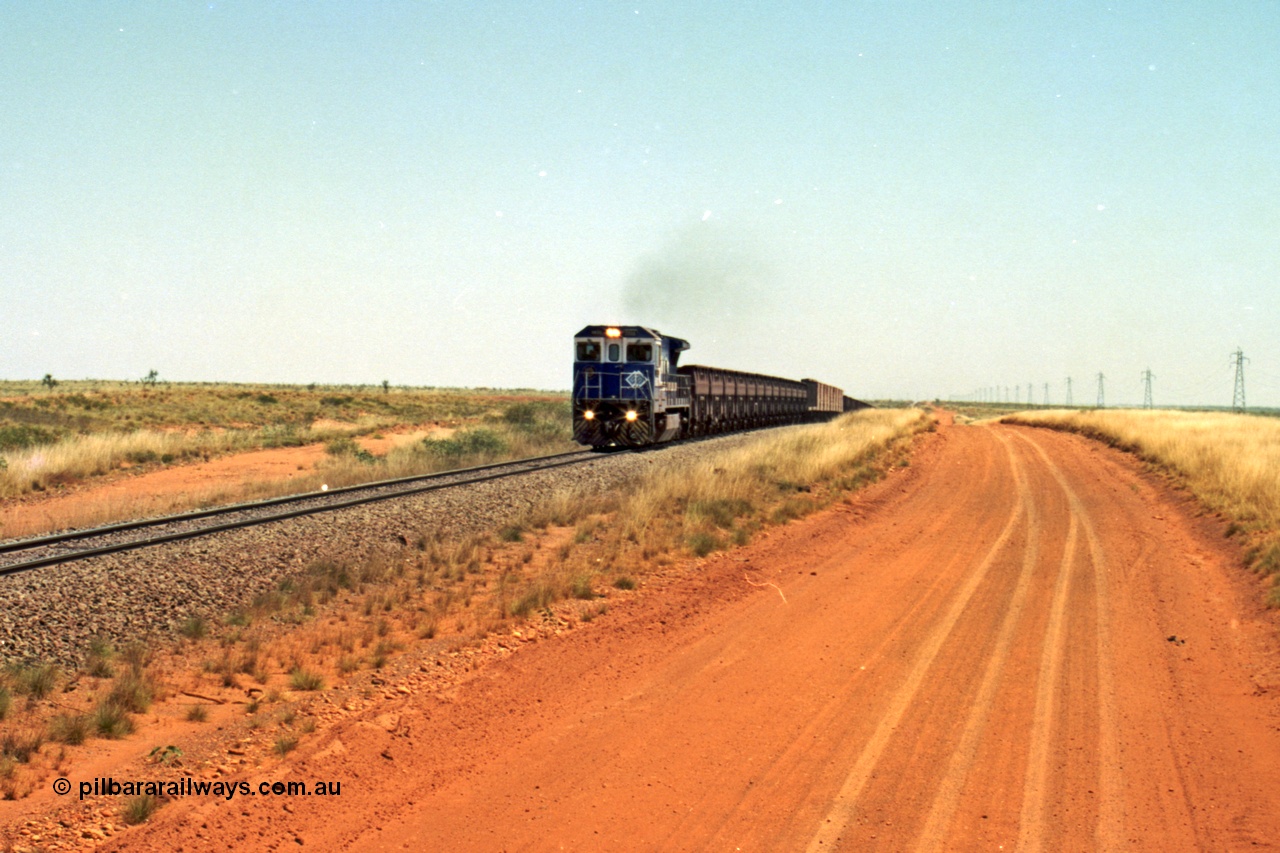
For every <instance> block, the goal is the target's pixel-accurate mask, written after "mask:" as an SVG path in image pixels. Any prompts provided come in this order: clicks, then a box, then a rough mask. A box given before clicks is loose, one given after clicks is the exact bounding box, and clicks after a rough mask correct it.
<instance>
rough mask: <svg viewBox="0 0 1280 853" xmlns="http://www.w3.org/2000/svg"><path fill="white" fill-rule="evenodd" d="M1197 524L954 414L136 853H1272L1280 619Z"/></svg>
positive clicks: (1036, 436)
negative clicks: (670, 584) (906, 449)
mask: <svg viewBox="0 0 1280 853" xmlns="http://www.w3.org/2000/svg"><path fill="white" fill-rule="evenodd" d="M1193 510H1194V507H1193V506H1191V505H1190V504H1189V503H1188V502H1187V501H1185V499H1183V498H1180V497H1179V496H1178V495H1177V494H1175V493H1173V492H1171V491H1169V490H1167V489H1166V488H1165V487H1163V486H1161V485H1159V484H1158V483H1156V482H1155V481H1153V480H1151V479H1150V478H1145V477H1143V476H1141V475H1140V474H1138V473H1137V467H1136V465H1135V464H1134V463H1132V462H1131V461H1129V460H1128V459H1127V458H1125V457H1123V456H1121V455H1120V454H1118V453H1116V452H1114V451H1111V450H1109V449H1106V448H1103V447H1101V446H1099V445H1096V444H1092V443H1089V442H1087V441H1085V440H1083V439H1079V438H1077V437H1074V436H1068V435H1062V434H1056V433H1051V432H1046V431H1034V430H1029V429H1020V428H1013V427H1004V426H991V427H986V426H954V427H948V428H945V429H942V430H940V431H939V432H938V433H937V434H936V435H934V436H931V437H929V438H928V440H927V441H926V442H925V443H924V444H923V445H922V446H921V448H920V450H919V451H918V452H917V454H916V455H915V457H914V458H913V461H912V465H911V467H910V468H909V469H907V470H905V471H900V472H898V473H895V474H894V475H893V477H892V478H891V479H890V480H888V481H887V482H885V483H882V484H879V485H878V486H876V487H874V488H873V489H871V490H869V491H868V492H866V493H865V494H864V495H862V496H860V497H859V498H858V500H857V501H856V502H855V503H854V504H853V505H852V506H842V507H840V508H839V509H836V510H831V511H827V512H824V513H823V514H821V515H818V516H814V517H811V518H809V519H806V520H803V521H800V522H797V523H793V524H792V525H789V526H787V527H786V528H783V529H780V530H777V531H775V532H774V533H773V534H772V535H770V536H768V537H767V538H764V539H762V540H760V541H758V542H756V543H754V544H753V545H751V546H749V547H747V548H744V549H739V550H737V551H734V552H732V553H730V554H725V555H721V556H719V557H717V558H715V559H713V560H709V561H708V562H707V564H706V566H705V567H704V569H703V570H702V571H701V572H698V573H695V575H694V576H691V577H689V578H688V579H686V580H684V581H681V582H680V583H678V584H677V585H676V586H675V587H674V588H671V589H668V590H665V591H663V592H662V593H661V594H655V595H651V596H644V597H641V598H640V599H638V600H637V601H636V602H635V603H634V606H631V607H629V608H621V607H620V608H615V609H614V610H611V611H610V613H609V614H608V615H607V616H605V617H603V618H601V619H598V620H597V621H596V622H595V623H593V624H591V625H590V626H588V627H586V628H585V629H583V630H580V631H576V632H574V633H572V634H571V635H568V636H566V637H562V638H559V639H556V640H552V641H547V642H540V643H537V644H530V645H527V646H525V647H523V648H522V649H521V650H520V651H519V653H517V654H513V655H511V656H510V657H508V658H507V659H505V660H503V661H501V662H499V663H495V664H493V665H491V666H489V667H486V668H485V669H484V670H483V671H482V672H481V673H480V674H479V675H478V676H477V677H476V678H474V679H472V680H471V681H469V682H467V683H465V684H463V685H462V686H460V687H459V688H458V690H457V691H456V692H455V693H453V694H452V695H448V696H428V695H410V696H404V697H402V698H397V699H395V700H393V701H390V702H388V703H386V704H384V705H383V706H381V707H379V708H378V709H377V711H376V713H370V714H367V715H366V716H365V717H364V718H363V719H353V720H352V721H351V722H349V723H346V724H343V725H341V726H339V727H338V728H336V729H334V730H331V731H329V732H326V733H325V734H324V735H323V736H317V737H316V739H315V743H314V744H311V745H310V746H309V747H307V748H305V749H300V750H299V752H298V758H297V759H296V760H295V761H293V762H292V763H291V764H289V765H286V766H282V767H281V768H279V769H278V770H276V771H275V772H274V773H273V774H272V776H271V778H280V779H306V780H311V779H329V780H339V781H341V782H342V796H341V797H340V798H338V799H332V798H330V799H327V800H324V799H317V798H314V797H313V798H305V799H304V798H294V799H291V800H284V799H265V800H264V799H262V798H257V799H253V800H245V799H243V798H241V799H240V800H237V801H235V802H233V803H223V804H219V803H216V802H209V803H206V804H204V805H201V806H199V807H194V806H190V807H189V806H187V805H186V804H185V803H184V804H181V805H175V806H170V807H167V808H165V809H163V810H161V812H160V813H159V814H158V815H157V817H156V818H155V819H154V823H153V825H151V826H148V827H146V828H142V829H140V830H136V831H133V832H130V833H127V834H126V836H124V837H122V838H120V839H119V842H121V844H120V846H122V847H124V848H127V849H144V848H149V847H151V846H152V845H154V846H157V847H180V848H185V849H206V848H209V849H213V848H217V849H221V848H223V847H225V846H227V845H230V846H233V847H235V848H236V849H256V848H271V847H277V848H280V849H296V848H297V846H298V844H302V845H304V848H315V847H319V848H320V849H340V848H346V849H352V850H361V851H364V850H405V849H408V850H451V851H456V850H561V849H563V850H738V849H741V850H759V851H778V850H797V851H799V850H809V851H817V850H859V851H861V850H999V849H1004V850H1014V849H1017V850H1023V851H1038V850H1046V851H1048V850H1054V851H1058V850H1122V849H1123V850H1130V849H1132V850H1153V851H1154V850H1159V851H1171V850H1235V849H1246V848H1248V849H1258V848H1262V849H1267V848H1271V847H1275V846H1278V845H1280V701H1278V699H1277V696H1278V695H1280V673H1278V672H1277V670H1276V664H1277V660H1278V658H1277V649H1276V644H1275V641H1276V632H1275V622H1274V620H1273V619H1271V618H1270V617H1268V616H1267V615H1266V614H1264V613H1263V612H1261V611H1260V610H1259V609H1258V608H1257V605H1256V604H1255V603H1254V602H1256V600H1257V598H1258V595H1257V591H1256V589H1255V588H1253V587H1251V586H1250V584H1249V580H1248V578H1247V576H1246V575H1245V574H1244V573H1243V572H1242V571H1241V570H1240V569H1239V568H1238V567H1237V566H1234V565H1231V564H1230V557H1229V555H1228V554H1226V553H1225V552H1222V551H1221V549H1222V547H1223V546H1222V544H1221V543H1222V539H1221V531H1220V530H1215V529H1214V528H1213V522H1211V521H1209V520H1205V519H1198V518H1195V517H1194V516H1193ZM255 778H256V777H255Z"/></svg>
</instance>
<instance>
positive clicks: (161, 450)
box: [0, 386, 579, 538]
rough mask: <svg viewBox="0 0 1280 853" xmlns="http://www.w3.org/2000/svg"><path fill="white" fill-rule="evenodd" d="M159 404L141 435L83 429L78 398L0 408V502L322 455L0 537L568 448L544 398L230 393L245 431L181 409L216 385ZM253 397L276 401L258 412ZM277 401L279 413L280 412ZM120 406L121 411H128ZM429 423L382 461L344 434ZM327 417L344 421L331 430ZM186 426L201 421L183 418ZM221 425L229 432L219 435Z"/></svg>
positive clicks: (125, 427)
mask: <svg viewBox="0 0 1280 853" xmlns="http://www.w3.org/2000/svg"><path fill="white" fill-rule="evenodd" d="M202 394H203V396H202ZM152 396H154V397H163V392H152ZM170 396H171V397H181V400H170V401H169V402H168V403H167V404H166V403H165V401H164V400H162V399H151V398H148V406H149V407H150V408H148V409H147V410H146V413H147V417H146V420H155V419H157V418H160V417H161V416H162V415H164V414H165V413H166V409H165V406H166V405H168V406H169V407H170V409H171V410H170V411H168V417H169V418H170V419H171V421H172V423H174V424H175V425H174V426H167V427H161V428H142V429H132V428H129V427H130V426H131V425H132V424H135V423H137V422H138V421H139V420H143V419H142V418H141V417H139V418H130V417H125V418H123V419H122V418H121V417H120V416H119V415H118V414H114V415H113V417H112V419H103V420H99V421H92V420H90V421H85V420H84V419H83V418H81V417H80V416H77V415H75V414H73V413H72V412H74V411H77V410H78V409H77V408H76V406H80V407H83V406H84V405H87V404H88V403H90V402H93V401H92V400H90V399H89V398H88V397H86V395H84V394H73V395H66V397H67V399H72V400H80V401H82V402H80V403H77V404H76V406H71V405H69V404H67V402H66V399H59V398H57V397H37V398H35V399H33V400H32V399H19V401H18V402H14V401H12V400H9V401H5V400H0V499H4V498H14V497H19V496H22V495H25V494H28V493H31V492H44V491H47V490H49V489H53V488H56V487H58V486H60V485H64V484H71V483H77V482H82V481H85V480H90V479H92V478H94V477H99V476H102V475H105V474H109V473H112V472H114V471H117V470H120V469H121V468H133V469H135V470H153V469H156V468H161V467H165V466H169V465H181V464H184V463H190V462H198V461H201V460H208V459H211V458H213V457H215V456H219V455H224V454H228V453H237V452H244V451H250V450H257V449H263V448H270V447H283V446H303V445H315V444H324V445H325V446H326V448H327V449H328V451H329V453H328V454H326V455H325V457H324V459H323V461H321V462H320V463H319V464H318V465H316V466H315V468H314V470H307V471H305V472H303V471H299V472H297V473H296V475H295V476H292V477H290V478H287V479H264V480H260V481H244V482H240V483H238V484H235V485H234V486H226V485H223V486H214V487H205V488H203V489H200V490H191V491H189V492H184V493H181V494H165V493H161V494H155V495H152V494H142V495H132V494H130V495H126V496H123V497H119V498H114V499H105V500H98V501H91V502H77V503H76V504H75V505H74V506H73V507H71V508H64V507H55V509H56V512H57V514H56V515H54V514H53V513H46V514H45V515H44V516H42V517H35V516H31V515H24V516H22V520H21V521H18V520H8V521H6V522H0V537H4V538H11V537H18V536H31V535H36V534H38V533H44V532H49V531H51V530H57V529H62V528H67V527H86V526H93V525H99V524H105V523H109V522H112V521H118V520H122V519H127V518H137V517H143V516H149V515H161V514H167V513H173V512H180V511H184V510H187V509H192V508H196V507H207V506H215V505H220V504H226V503H233V502H237V501H243V500H253V499H260V498H267V497H275V496H278V495H282V494H291V493H298V492H307V491H312V490H315V489H318V488H320V486H321V485H322V484H323V485H327V486H328V487H330V488H334V487H339V486H347V485H355V484H359V483H366V482H369V481H372V480H379V479H388V478H394V477H404V476H410V475H416V474H427V473H433V472H436V471H442V470H448V469H451V468H458V467H466V466H469V465H478V464H483V463H487V462H494V461H503V460H506V459H513V458H521V457H527V456H538V455H543V454H549V453H556V452H563V451H568V450H575V449H579V448H578V447H577V445H575V444H574V443H573V442H572V440H571V437H570V417H569V407H568V404H567V402H566V401H565V400H564V399H563V398H560V397H557V396H555V395H543V396H542V397H534V396H531V395H526V396H517V397H512V396H510V395H498V394H489V395H479V394H472V395H462V396H460V397H459V398H458V399H461V400H463V401H465V402H466V405H465V406H463V405H461V404H460V403H459V402H458V399H455V397H452V396H445V397H444V398H443V401H442V400H436V399H435V395H433V394H430V393H428V392H420V393H418V394H416V395H415V394H410V393H408V392H406V393H403V394H399V393H393V394H390V395H381V394H379V395H373V396H372V397H371V398H369V399H360V398H356V397H350V396H345V397H333V396H324V395H323V394H322V392H318V391H317V392H315V393H309V392H305V391H293V392H291V393H290V394H285V393H283V392H280V391H276V392H275V394H274V395H273V394H266V393H258V394H257V395H256V396H255V395H252V394H250V392H247V391H246V392H238V393H237V394H235V395H233V397H232V402H235V403H237V404H238V406H239V407H232V408H231V410H230V411H231V412H232V413H240V410H241V408H243V407H244V406H248V405H250V404H253V405H254V406H256V407H257V408H259V409H267V410H269V411H267V412H258V413H256V414H254V413H252V412H249V413H244V416H254V417H256V418H257V422H239V421H231V420H228V417H227V415H226V413H224V414H223V415H221V416H218V417H215V416H213V415H209V414H208V413H207V412H205V411H204V410H203V409H198V408H194V409H193V406H194V405H195V403H193V402H192V400H190V399H187V398H194V399H195V400H197V401H199V400H201V399H204V398H205V397H207V398H208V400H206V403H207V404H208V406H209V407H211V408H215V409H216V408H217V407H216V405H215V404H216V403H217V402H218V401H220V400H221V401H222V402H223V403H226V402H227V400H226V397H227V390H226V387H225V386H214V387H213V389H212V390H208V391H207V392H202V393H197V392H195V391H188V392H186V393H185V394H183V395H178V394H176V393H175V394H171V395H170ZM245 396H252V398H253V399H252V400H250V401H249V402H247V403H246V402H245V401H244V400H242V399H241V398H242V397H245ZM384 397H385V399H384ZM260 399H272V400H277V402H275V403H270V404H266V403H258V402H257V401H258V400H260ZM335 400H337V401H348V402H345V403H343V407H342V408H340V409H337V410H334V409H333V406H332V405H329V404H327V403H326V402H325V401H335ZM388 401H391V402H388ZM397 401H398V402H397ZM134 402H135V403H136V402H137V401H134ZM286 402H287V403H289V405H285V404H286ZM375 403H377V404H381V406H382V410H381V411H379V412H377V413H369V412H367V411H365V410H364V409H363V408H356V409H355V410H354V411H352V410H351V409H352V407H355V406H358V405H363V406H367V407H370V408H372V407H373V406H374V404H375ZM20 404H21V405H20ZM38 404H45V405H44V406H43V407H41V406H39V405H38ZM59 404H61V409H60V408H59ZM121 405H124V406H126V408H127V405H128V404H127V403H122V404H121ZM335 405H336V404H335ZM63 410H66V411H63ZM92 411H95V412H96V411H98V409H93V410H92ZM112 411H113V412H114V410H113V409H112ZM458 412H464V413H466V417H465V418H459V417H456V416H455V415H456V413H458ZM432 414H435V415H439V416H445V415H448V416H450V417H439V418H436V422H437V423H439V422H446V423H448V424H449V426H450V428H451V429H453V430H455V432H454V434H453V435H452V436H450V437H449V438H446V439H430V438H428V439H424V440H421V441H414V442H411V443H405V444H401V445H398V446H395V447H393V448H391V449H390V450H389V451H388V452H387V453H385V454H383V455H375V454H372V453H369V452H367V451H365V450H364V449H363V448H362V447H361V446H360V444H359V443H357V442H356V441H355V440H354V437H356V436H360V435H368V434H371V433H376V432H377V430H379V429H390V428H395V427H407V426H418V425H420V424H423V423H425V422H427V421H430V420H431V418H430V417H429V416H430V415H432ZM338 415H344V416H346V417H349V418H350V420H346V421H341V420H336V419H335V418H336V417H337V416H338ZM104 417H105V416H104ZM193 417H197V418H201V419H200V420H197V421H194V422H192V421H189V420H188V421H184V420H183V419H184V418H193ZM31 418H46V419H51V420H50V422H51V423H53V424H55V425H54V426H50V427H42V426H32V425H31V424H28V423H26V421H25V420H24V419H28V420H29V419H31ZM272 418H274V420H272ZM226 423H230V424H232V425H231V426H225V425H223V424H226ZM70 425H78V427H79V429H78V430H77V431H72V430H71V429H70Z"/></svg>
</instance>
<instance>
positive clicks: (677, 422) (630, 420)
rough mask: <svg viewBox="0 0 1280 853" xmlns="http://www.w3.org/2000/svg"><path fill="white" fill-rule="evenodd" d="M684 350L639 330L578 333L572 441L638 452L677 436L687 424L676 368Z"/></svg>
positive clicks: (685, 397)
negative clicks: (636, 448)
mask: <svg viewBox="0 0 1280 853" xmlns="http://www.w3.org/2000/svg"><path fill="white" fill-rule="evenodd" d="M688 348H689V344H688V342H687V341H684V340H681V339H680V338H673V337H669V336H664V335H663V334H662V333H660V332H658V331H656V330H654V329H649V328H646V327H644V326H587V327H586V328H585V329H583V330H582V331H580V332H578V334H577V335H575V336H574V362H573V437H574V440H575V441H577V442H578V443H579V444H586V445H590V446H592V447H609V446H623V447H642V446H644V445H649V444H655V443H657V442H661V441H669V440H670V439H672V438H676V437H678V436H679V435H680V434H681V431H682V424H683V423H685V422H687V412H688V408H689V384H688V380H687V379H686V378H685V377H682V376H680V375H679V374H677V373H676V367H677V364H678V362H679V358H680V353H682V352H684V351H685V350H686V349H688ZM682 414H684V415H686V417H685V418H684V419H682V417H681V415H682Z"/></svg>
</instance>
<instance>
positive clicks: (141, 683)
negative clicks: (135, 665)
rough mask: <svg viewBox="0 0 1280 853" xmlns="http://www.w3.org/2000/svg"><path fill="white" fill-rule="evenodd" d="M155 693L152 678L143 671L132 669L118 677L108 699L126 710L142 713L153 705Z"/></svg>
mask: <svg viewBox="0 0 1280 853" xmlns="http://www.w3.org/2000/svg"><path fill="white" fill-rule="evenodd" d="M153 694H154V690H153V688H152V686H151V682H150V680H149V679H148V678H146V676H144V675H143V674H142V673H141V672H139V671H137V670H132V669H131V670H130V671H128V672H126V673H125V674H124V675H121V676H119V677H118V678H116V680H115V683H113V684H112V685H111V690H110V692H108V693H107V698H106V701H107V702H108V703H109V704H112V705H116V706H119V707H120V708H122V709H124V710H125V711H129V712H132V713H134V714H141V713H143V712H145V711H146V710H147V709H148V708H150V707H151V700H152V698H153Z"/></svg>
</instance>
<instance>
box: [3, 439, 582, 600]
mask: <svg viewBox="0 0 1280 853" xmlns="http://www.w3.org/2000/svg"><path fill="white" fill-rule="evenodd" d="M599 458H600V454H599V453H596V452H594V451H591V450H571V451H568V452H566V453H557V454H552V455H550V456H540V457H533V458H530V459H516V460H513V461H510V462H497V463H493V464H490V465H480V466H476V467H473V468H459V469H456V470H453V471H444V472H440V473H436V474H422V475H417V476H412V477H400V478H397V479H394V480H380V481H377V482H373V483H365V484H362V485H357V486H346V487H343V488H338V489H329V490H327V491H321V492H306V493H303V494H297V495H288V496H285V497H280V498H270V499H268V500H262V501H251V502H247V503H239V504H231V505H229V506H222V507H214V508H211V509H203V510H197V511H195V512H186V513H181V514H178V515H168V516H160V517H156V518H148V519H139V520H137V521H128V522H123V523H120V524H110V525H106V526H103V527H94V528H86V529H84V530H72V531H68V532H65V533H57V534H53V535H50V536H41V537H37V538H33V539H17V540H12V541H9V542H3V543H0V576H3V575H12V574H16V573H19V572H25V571H30V570H31V569H38V568H41V567H43V566H52V565H57V564H58V563H68V562H72V561H75V560H84V559H88V558H90V557H98V556H102V555H105V554H115V553H119V552H121V551H131V550H134V549H138V548H146V547H150V546H152V545H161V544H163V543H166V542H177V541H179V540H183V539H194V538H196V537H199V536H208V535H210V534H213V533H218V532H221V531H224V530H235V529H238V528H243V527H252V526H254V525H260V524H270V523H272V522H275V521H282V520H284V519H288V518H297V517H299V516H304V515H315V514H317V513H321V512H330V511H332V510H338V509H344V508H347V507H353V506H359V505H361V504H367V503H373V502H375V501H383V500H391V499H394V498H400V497H405V496H407V495H417V494H422V493H423V492H432V491H438V490H440V489H449V488H454V487H456V486H466V485H471V484H473V483H483V482H487V481H490V480H499V479H502V478H504V477H514V476H518V475H521V474H528V473H532V472H534V471H546V470H550V469H552V468H563V467H566V466H570V465H578V464H581V463H583V462H590V461H591V460H593V459H599Z"/></svg>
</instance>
